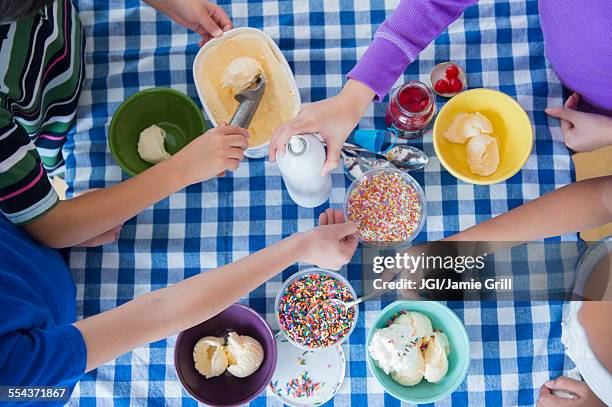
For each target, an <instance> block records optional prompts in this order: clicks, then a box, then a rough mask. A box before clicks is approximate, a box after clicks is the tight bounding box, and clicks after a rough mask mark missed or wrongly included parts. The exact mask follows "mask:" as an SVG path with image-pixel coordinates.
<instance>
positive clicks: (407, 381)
mask: <svg viewBox="0 0 612 407" xmlns="http://www.w3.org/2000/svg"><path fill="white" fill-rule="evenodd" d="M424 373H425V360H424V359H423V354H422V353H421V350H420V349H419V348H418V347H417V348H412V349H411V350H410V352H408V353H407V355H406V357H405V358H404V364H402V365H401V366H399V367H398V369H397V370H395V371H394V372H393V373H391V378H392V379H393V380H395V381H396V382H398V383H399V384H401V385H402V386H414V385H417V384H419V383H420V381H421V380H423V375H424Z"/></svg>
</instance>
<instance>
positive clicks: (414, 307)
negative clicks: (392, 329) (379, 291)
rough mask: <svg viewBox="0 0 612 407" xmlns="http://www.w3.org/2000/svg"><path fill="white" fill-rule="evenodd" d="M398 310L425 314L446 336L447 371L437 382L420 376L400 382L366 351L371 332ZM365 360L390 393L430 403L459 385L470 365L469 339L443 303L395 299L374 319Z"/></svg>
mask: <svg viewBox="0 0 612 407" xmlns="http://www.w3.org/2000/svg"><path fill="white" fill-rule="evenodd" d="M401 311H417V312H420V313H422V314H424V315H426V316H427V317H428V318H429V319H430V320H431V324H432V326H433V328H434V329H439V330H441V331H443V332H444V333H445V334H446V336H448V341H449V343H450V346H451V352H450V354H449V355H448V373H447V374H446V377H444V379H442V381H441V382H440V383H429V382H428V381H426V380H425V379H423V380H422V381H421V382H420V383H419V384H417V385H416V386H402V385H401V384H399V383H397V382H396V381H395V380H393V379H392V378H391V376H390V375H387V374H385V372H384V371H383V370H382V369H380V368H379V367H378V366H377V365H376V362H375V361H374V360H372V358H371V357H370V352H368V351H367V349H369V347H370V342H371V341H372V336H374V332H375V331H376V330H377V329H379V328H384V327H386V326H387V323H388V322H389V321H390V320H391V319H393V318H394V317H395V316H396V315H397V314H398V313H400V312H401ZM366 353H367V361H368V366H369V368H370V371H371V372H372V373H373V374H374V377H376V379H377V380H378V382H379V383H380V384H381V385H382V386H383V387H384V389H385V391H386V392H387V393H389V394H391V395H392V396H393V397H395V398H397V399H399V400H403V401H407V402H409V403H415V404H422V403H433V402H435V401H438V400H441V399H443V398H444V397H446V396H448V395H449V394H451V393H452V392H453V391H455V390H456V389H457V387H459V385H460V384H461V383H462V382H463V380H464V379H465V376H466V375H467V371H468V367H469V366H470V340H469V338H468V335H467V332H466V331H465V327H464V326H463V323H462V322H461V320H460V319H459V318H458V317H457V315H456V314H455V313H454V312H453V311H452V310H451V309H450V308H448V307H447V306H446V305H443V304H441V303H439V302H435V301H396V302H394V303H392V304H389V305H388V306H387V307H385V309H383V310H382V311H381V313H380V315H379V316H378V318H377V319H376V320H375V321H374V326H373V327H372V328H371V329H370V332H369V333H368V339H367V342H366Z"/></svg>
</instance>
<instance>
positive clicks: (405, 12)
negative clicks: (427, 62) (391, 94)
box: [269, 0, 477, 175]
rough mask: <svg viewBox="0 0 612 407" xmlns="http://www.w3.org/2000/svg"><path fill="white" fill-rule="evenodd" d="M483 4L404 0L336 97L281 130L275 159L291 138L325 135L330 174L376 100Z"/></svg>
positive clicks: (307, 108)
mask: <svg viewBox="0 0 612 407" xmlns="http://www.w3.org/2000/svg"><path fill="white" fill-rule="evenodd" d="M476 1H477V0H402V1H401V3H400V5H399V6H398V7H397V9H396V10H395V11H394V12H393V14H392V15H391V16H390V17H389V18H388V19H387V20H386V21H385V22H384V23H383V24H382V25H381V27H380V28H379V29H378V31H377V32H376V35H375V37H374V41H373V42H372V44H371V45H370V47H369V48H368V49H367V51H366V53H365V54H364V55H363V57H361V59H360V60H359V62H358V63H357V65H356V66H355V68H353V70H352V71H351V72H349V74H348V75H347V77H348V81H347V82H346V84H345V85H344V87H343V88H342V90H341V91H340V93H339V94H338V95H336V96H333V97H331V98H329V99H325V100H322V101H319V102H315V103H310V104H308V105H305V106H304V107H303V108H302V111H301V112H300V114H299V115H298V116H297V117H296V118H294V119H293V120H291V121H289V122H287V123H286V124H285V125H283V126H281V127H279V128H278V129H277V130H276V131H275V132H274V136H273V137H272V140H271V141H270V149H269V158H270V161H274V160H276V154H277V151H281V152H284V151H285V146H286V145H287V142H289V139H290V138H291V136H293V135H295V134H300V133H319V134H320V135H321V137H322V138H323V139H324V140H325V143H326V144H327V160H326V161H325V164H324V165H323V168H322V170H321V173H322V174H323V175H324V174H326V173H328V172H329V171H330V170H332V169H334V168H336V167H337V166H338V164H339V162H340V160H339V159H340V150H341V149H342V145H343V144H344V141H345V140H346V139H347V138H348V136H349V135H350V133H351V131H352V130H353V129H354V128H355V126H357V124H358V123H359V120H360V119H361V116H363V113H364V112H365V110H366V109H367V108H368V106H369V105H370V103H371V102H372V100H382V99H383V98H384V97H385V95H386V94H387V92H388V91H389V89H390V88H391V86H393V84H394V83H395V81H397V78H399V76H400V75H401V74H402V73H403V72H404V71H405V70H406V67H407V66H408V64H410V63H411V62H412V61H414V60H415V59H416V57H417V55H418V54H419V52H421V51H422V50H423V48H425V47H426V46H427V45H428V44H429V43H430V42H431V41H433V40H434V38H436V36H438V34H440V33H441V32H442V31H443V30H444V29H445V28H446V27H447V26H448V24H450V23H452V22H453V21H455V20H456V19H457V18H458V17H459V15H461V13H462V12H463V10H464V9H465V8H466V7H468V6H469V5H471V4H474V3H476Z"/></svg>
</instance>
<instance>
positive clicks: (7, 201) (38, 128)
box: [0, 0, 85, 224]
mask: <svg viewBox="0 0 612 407" xmlns="http://www.w3.org/2000/svg"><path fill="white" fill-rule="evenodd" d="M84 47H85V37H84V32H83V27H82V25H81V22H80V20H79V17H78V14H77V10H76V9H75V7H74V5H73V4H72V2H71V1H70V0H55V1H52V2H51V3H50V4H48V5H47V6H45V7H43V8H42V9H40V10H39V11H38V12H36V13H35V14H34V15H32V16H31V17H27V18H24V19H21V20H19V21H16V22H12V23H9V24H3V25H0V211H1V212H2V213H3V214H4V215H5V216H6V217H7V218H8V219H9V220H10V221H11V222H13V223H15V224H24V223H27V222H29V221H31V220H33V219H35V218H37V217H38V216H41V215H43V214H45V213H46V212H47V211H49V210H50V209H51V208H53V206H54V205H55V204H56V203H57V202H58V196H57V194H56V193H55V191H54V190H53V188H52V186H51V183H50V182H49V179H48V175H54V174H59V173H62V172H63V168H64V167H63V164H64V161H63V158H62V154H61V149H62V145H63V144H64V141H65V140H66V132H67V131H68V130H69V129H70V127H71V126H72V123H73V120H74V116H75V113H76V107H77V103H78V98H79V94H80V90H81V84H82V82H83V78H84V75H85V66H84V61H83V55H84Z"/></svg>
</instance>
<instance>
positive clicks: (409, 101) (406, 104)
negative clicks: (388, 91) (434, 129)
mask: <svg viewBox="0 0 612 407" xmlns="http://www.w3.org/2000/svg"><path fill="white" fill-rule="evenodd" d="M425 97H427V94H426V93H425V92H424V91H423V90H422V89H420V88H417V87H410V88H406V89H404V90H402V92H400V94H399V96H398V100H399V104H400V106H402V107H403V108H404V109H407V110H408V111H410V112H419V111H420V110H419V103H420V102H421V99H423V98H425Z"/></svg>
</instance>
